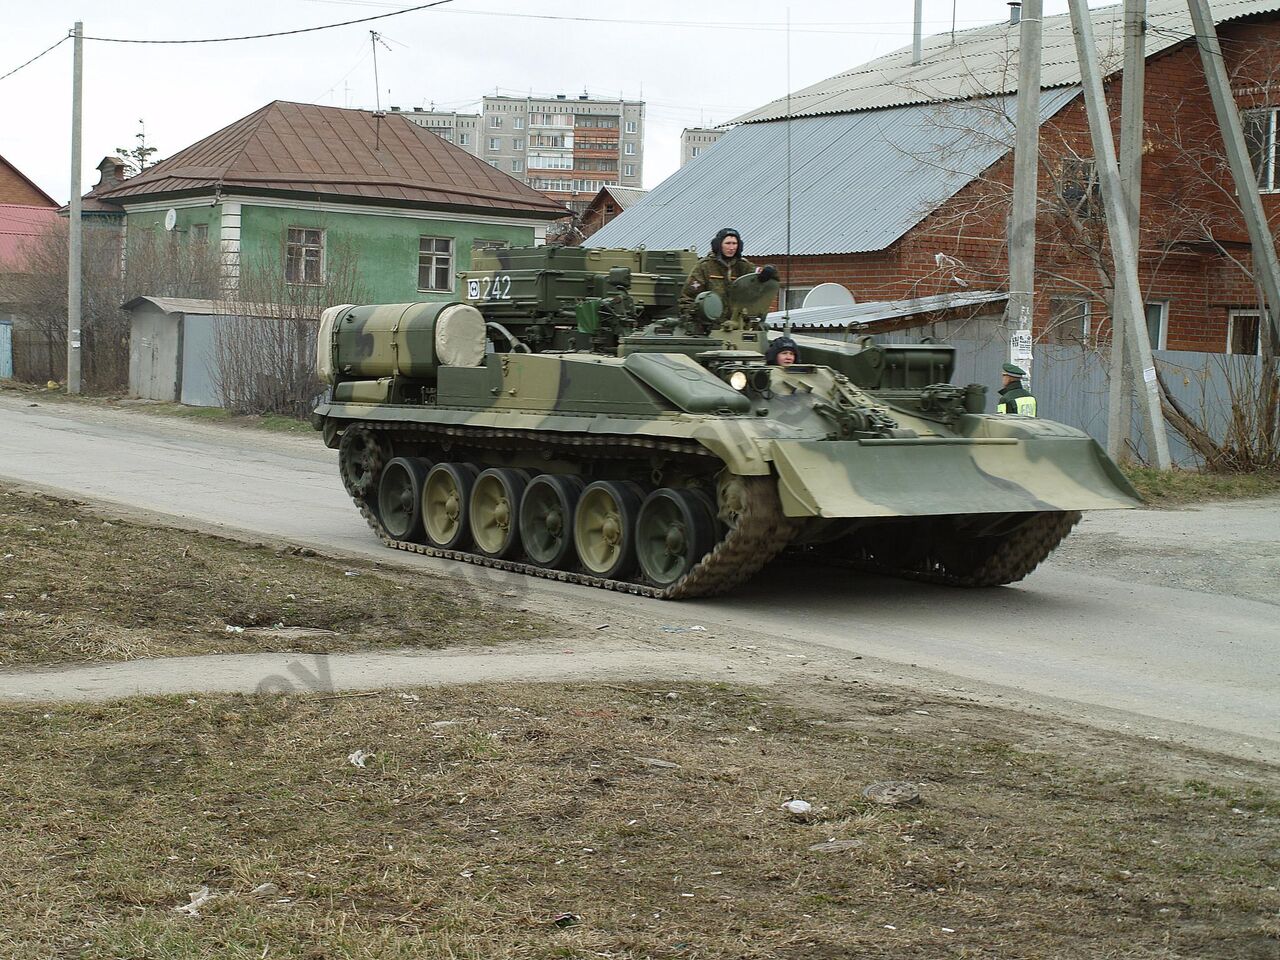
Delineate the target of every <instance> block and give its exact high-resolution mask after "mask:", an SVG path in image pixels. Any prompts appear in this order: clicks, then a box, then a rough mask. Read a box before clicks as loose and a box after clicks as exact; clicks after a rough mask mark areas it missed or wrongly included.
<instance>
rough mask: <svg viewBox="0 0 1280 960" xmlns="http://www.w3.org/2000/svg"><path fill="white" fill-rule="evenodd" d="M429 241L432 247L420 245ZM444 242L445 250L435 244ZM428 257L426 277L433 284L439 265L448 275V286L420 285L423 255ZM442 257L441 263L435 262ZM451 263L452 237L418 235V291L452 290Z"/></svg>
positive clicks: (443, 291)
mask: <svg viewBox="0 0 1280 960" xmlns="http://www.w3.org/2000/svg"><path fill="white" fill-rule="evenodd" d="M427 241H430V242H431V244H432V248H431V249H430V250H423V249H422V245H423V244H424V243H426V242H427ZM440 243H444V244H446V245H447V249H446V250H443V251H442V250H440V249H439V248H438V247H437V244H440ZM424 255H425V256H428V257H429V262H428V264H427V278H428V279H429V280H430V281H431V282H432V283H433V284H434V283H435V280H436V271H437V270H439V269H440V268H441V267H443V268H444V272H445V276H446V277H448V278H449V279H448V284H449V285H448V286H445V287H437V286H426V287H424V286H423V285H422V268H423V256H424ZM441 258H442V259H443V263H439V262H437V261H438V260H440V259H441ZM453 264H454V242H453V237H429V236H420V237H418V291H419V292H420V293H452V292H453Z"/></svg>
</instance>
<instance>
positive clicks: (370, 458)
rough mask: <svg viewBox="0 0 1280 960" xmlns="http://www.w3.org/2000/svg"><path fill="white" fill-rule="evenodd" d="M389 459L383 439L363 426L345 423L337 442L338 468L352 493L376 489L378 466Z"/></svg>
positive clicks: (378, 473) (354, 494) (378, 474)
mask: <svg viewBox="0 0 1280 960" xmlns="http://www.w3.org/2000/svg"><path fill="white" fill-rule="evenodd" d="M390 459H391V451H390V450H389V449H388V446H387V442H386V441H385V440H383V439H382V438H381V437H379V436H378V435H377V434H375V433H374V432H373V431H372V430H369V429H368V428H366V427H347V429H346V430H344V431H342V440H341V441H340V442H339V443H338V471H339V472H340V473H341V474H342V485H343V486H344V487H346V488H347V493H349V494H351V496H353V497H360V498H363V497H367V496H369V494H371V493H373V491H374V490H376V489H377V483H378V478H379V477H380V476H381V475H382V468H383V466H384V465H385V464H386V462H387V461H388V460H390Z"/></svg>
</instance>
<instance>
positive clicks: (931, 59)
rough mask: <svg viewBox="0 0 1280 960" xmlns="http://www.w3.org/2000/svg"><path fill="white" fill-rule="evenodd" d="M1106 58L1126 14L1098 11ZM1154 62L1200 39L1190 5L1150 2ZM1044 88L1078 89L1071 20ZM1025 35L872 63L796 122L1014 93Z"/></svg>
mask: <svg viewBox="0 0 1280 960" xmlns="http://www.w3.org/2000/svg"><path fill="white" fill-rule="evenodd" d="M1276 11H1280V3H1277V2H1275V0H1214V3H1213V14H1214V19H1215V20H1216V21H1217V22H1218V23H1225V22H1227V21H1229V20H1238V19H1240V18H1241V17H1247V16H1252V15H1254V14H1259V13H1273V12H1276ZM1090 12H1091V13H1092V15H1093V29H1094V35H1095V39H1096V41H1097V44H1098V57H1099V60H1100V61H1101V62H1102V64H1103V65H1104V67H1105V68H1106V69H1107V71H1108V72H1111V71H1114V70H1118V69H1120V66H1121V63H1122V61H1123V59H1124V6H1123V4H1117V5H1115V6H1110V7H1099V8H1097V9H1095V10H1092V11H1090ZM1147 23H1148V24H1149V29H1148V31H1147V56H1148V57H1151V56H1154V55H1155V54H1157V53H1159V52H1160V51H1162V50H1165V49H1168V48H1169V47H1171V46H1173V45H1174V44H1176V43H1180V42H1181V41H1183V40H1186V39H1187V38H1189V37H1190V36H1191V35H1192V34H1193V33H1194V31H1193V30H1192V27H1191V17H1190V15H1189V14H1188V13H1187V3H1186V0H1148V3H1147ZM1041 44H1042V46H1041V67H1040V70H1041V73H1040V83H1041V85H1042V86H1043V87H1044V88H1045V89H1050V88H1053V87H1066V86H1076V85H1078V84H1079V83H1080V64H1079V61H1078V59H1077V57H1076V46H1075V37H1074V35H1073V34H1072V31H1071V17H1070V15H1069V14H1065V13H1064V14H1059V15H1058V16H1054V17H1045V18H1044V24H1043V39H1042V42H1041ZM1017 84H1018V28H1017V27H1015V26H1011V25H1010V24H1009V23H1008V22H1002V23H997V24H991V25H989V26H985V27H975V28H972V29H969V30H957V31H956V33H955V42H954V43H953V42H952V37H951V34H950V33H949V32H948V33H940V34H938V35H937V36H933V37H928V38H926V39H925V40H924V43H923V47H922V59H921V62H920V63H919V64H918V65H916V66H912V64H911V48H910V47H903V48H902V49H901V50H895V51H894V52H893V53H890V54H886V55H885V56H883V57H879V58H877V59H875V60H872V61H870V62H869V63H864V64H861V65H859V66H857V67H854V68H853V69H851V70H847V71H845V72H844V73H841V74H837V75H836V76H834V77H828V78H827V79H826V80H822V81H819V82H818V83H815V84H813V85H812V86H808V87H805V88H804V89H802V90H798V91H795V92H793V93H792V94H791V98H790V115H791V116H793V117H809V116H818V115H821V114H828V113H849V112H852V111H855V110H876V109H880V108H884V107H894V106H905V105H907V104H913V103H933V102H937V101H940V100H961V99H968V98H970V97H981V96H990V95H992V94H1001V93H1014V92H1016V91H1017V89H1018V87H1017ZM787 109H788V101H787V98H785V97H784V98H781V99H778V100H775V101H773V102H772V103H769V104H766V105H765V106H763V107H760V108H758V109H756V110H752V111H750V112H748V113H744V114H742V116H740V117H738V118H736V119H735V120H733V121H732V122H733V123H758V122H761V121H765V120H779V119H782V118H784V117H786V116H787Z"/></svg>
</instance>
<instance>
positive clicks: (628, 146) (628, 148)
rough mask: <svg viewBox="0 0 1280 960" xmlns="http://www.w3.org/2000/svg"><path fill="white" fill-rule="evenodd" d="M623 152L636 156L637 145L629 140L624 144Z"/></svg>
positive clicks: (625, 154) (627, 155)
mask: <svg viewBox="0 0 1280 960" xmlns="http://www.w3.org/2000/svg"><path fill="white" fill-rule="evenodd" d="M622 154H623V156H626V157H634V156H635V155H636V145H635V144H634V143H632V142H631V141H630V140H628V141H627V142H626V143H624V144H623V145H622Z"/></svg>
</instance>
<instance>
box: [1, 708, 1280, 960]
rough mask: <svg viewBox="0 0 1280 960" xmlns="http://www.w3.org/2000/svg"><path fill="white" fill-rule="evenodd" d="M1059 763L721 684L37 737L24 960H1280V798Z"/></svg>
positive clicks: (11, 893) (22, 909)
mask: <svg viewBox="0 0 1280 960" xmlns="http://www.w3.org/2000/svg"><path fill="white" fill-rule="evenodd" d="M806 702H807V705H805V704H806ZM1058 733H1060V731H1058ZM1054 736H1055V731H1054V730H1053V729H1051V728H1049V727H1046V725H1044V724H1042V723H1041V722H1039V721H1034V720H1028V719H1027V718H1025V717H1020V716H1017V715H1014V714H1005V713H1001V712H1000V711H995V710H991V709H987V708H975V707H972V706H970V705H965V704H958V703H954V702H944V701H930V700H921V699H919V698H916V697H912V696H903V695H901V694H898V693H893V692H887V691H882V690H876V689H873V688H865V689H861V688H853V689H847V688H846V689H841V690H829V691H826V692H822V693H820V694H819V693H816V692H815V691H813V690H811V689H807V688H792V689H789V690H786V691H776V692H772V693H771V692H767V691H758V690H755V691H753V690H746V689H741V688H736V687H733V686H726V685H720V684H697V683H690V684H682V685H679V686H676V687H670V686H663V687H657V688H646V687H644V686H638V685H609V686H603V685H599V684H596V685H590V686H575V687H569V688H557V687H556V686H553V685H546V684H541V685H502V686H495V687H488V688H475V687H462V688H449V689H430V690H421V691H415V692H409V691H398V692H394V693H392V692H380V693H376V694H371V695H366V696H323V695H321V696H308V697H300V698H259V697H239V696H236V697H226V696H199V697H189V698H169V699H163V700H158V699H152V700H132V701H125V702H118V703H114V704H108V705H94V706H75V707H68V706H64V705H59V706H53V707H45V708H17V709H15V708H7V709H3V710H0V757H3V760H0V796H2V797H3V801H0V802H2V803H3V806H2V807H0V842H3V843H4V845H5V847H6V848H7V849H9V850H10V851H13V852H14V853H15V854H16V855H14V856H9V857H6V858H4V860H3V865H0V889H2V890H3V891H4V896H3V897H2V898H0V931H3V932H0V956H4V957H14V958H17V957H23V958H27V957H31V956H58V957H77V958H85V960H88V958H107V957H110V958H124V957H140V956H163V957H172V958H186V957H206V956H219V957H263V956H267V957H299V958H319V957H361V958H365V957H368V958H372V957H379V958H382V957H397V958H400V957H406V958H407V957H421V956H452V957H530V958H534V957H536V958H542V957H548V958H549V957H582V958H586V957H600V956H609V957H633V958H654V957H726V958H728V957H735V958H743V957H752V958H755V957H759V958H765V957H769V958H774V957H778V958H797V960H799V958H815V957H846V956H858V957H884V958H890V957H893V958H901V957H920V958H936V957H941V956H956V957H961V956H964V957H992V958H1002V960H1009V958H1024V957H1025V958H1031V957H1091V958H1105V957H1125V958H1135V957H1141V958H1146V957H1150V958H1174V957H1187V958H1191V957H1194V958H1197V960H1200V958H1207V957H1224V958H1225V957H1238V958H1258V960H1262V958H1268V960H1269V958H1273V957H1275V956H1276V955H1277V951H1278V950H1280V922H1277V921H1278V918H1280V893H1278V892H1277V890H1276V886H1275V883H1276V877H1277V875H1280V856H1278V855H1277V850H1278V849H1280V794H1277V793H1276V792H1275V791H1274V790H1273V789H1258V788H1256V787H1254V786H1253V785H1252V784H1251V782H1250V778H1249V777H1248V776H1247V775H1246V776H1244V777H1237V778H1235V779H1234V780H1233V779H1230V777H1231V774H1230V772H1229V771H1226V770H1221V771H1219V772H1218V776H1217V777H1214V778H1211V779H1205V778H1204V777H1203V776H1201V775H1199V774H1197V775H1196V776H1195V777H1193V778H1187V779H1182V780H1168V779H1155V778H1152V777H1151V776H1150V774H1149V772H1148V767H1147V766H1146V765H1145V764H1144V762H1143V761H1142V759H1141V755H1140V751H1142V750H1143V749H1144V748H1143V747H1142V746H1141V745H1138V744H1132V743H1127V742H1122V741H1108V742H1099V743H1098V744H1097V747H1096V749H1095V750H1093V751H1090V752H1089V753H1073V752H1071V751H1070V750H1069V749H1068V750H1063V749H1055V748H1053V747H1051V746H1048V745H1049V744H1051V743H1052V741H1053V739H1054ZM356 751H363V756H362V755H361V754H357V753H356ZM353 755H354V756H355V760H354V761H353V759H352V757H353ZM358 763H363V766H359V765H357V764H358ZM1238 772H1239V771H1238ZM1224 777H1225V778H1224ZM884 781H901V782H910V783H912V784H914V785H916V786H917V787H918V788H919V791H920V800H919V802H917V803H911V804H906V805H901V806H880V805H878V804H876V803H873V802H871V801H870V800H867V799H864V797H863V793H862V792H863V790H864V788H865V787H867V786H868V785H870V784H873V783H877V782H884ZM69 784H74V787H72V788H70V789H69V788H68V785H69ZM792 799H804V800H805V801H807V802H808V803H809V804H811V806H812V814H811V815H809V816H804V817H799V818H797V817H792V816H790V815H789V814H787V813H786V812H784V811H783V809H782V804H783V803H784V802H786V801H789V800H792ZM264 885H269V886H264ZM200 891H205V892H207V893H208V894H209V895H210V899H208V900H206V901H204V902H203V903H201V904H200V905H198V906H196V907H195V908H194V911H195V913H196V914H198V915H196V916H192V915H189V911H179V910H178V909H177V908H179V907H181V906H183V905H184V904H189V903H190V902H191V897H192V895H193V894H196V895H197V897H198V896H199V894H200Z"/></svg>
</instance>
